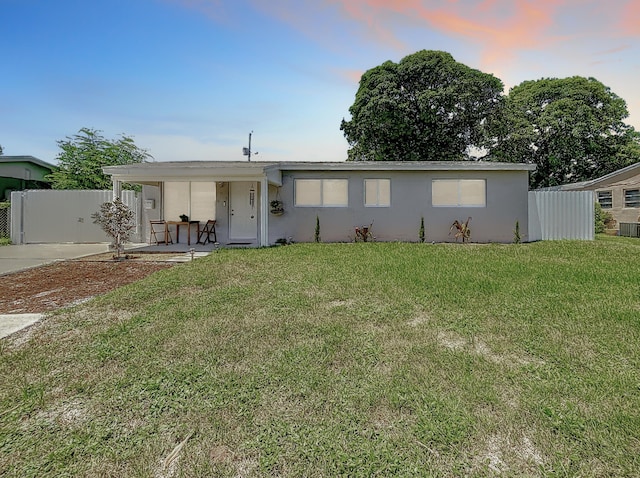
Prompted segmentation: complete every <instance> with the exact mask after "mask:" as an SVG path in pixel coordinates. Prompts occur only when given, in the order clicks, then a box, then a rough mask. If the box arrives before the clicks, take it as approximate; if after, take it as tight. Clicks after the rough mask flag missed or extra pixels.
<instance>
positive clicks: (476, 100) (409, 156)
mask: <svg viewBox="0 0 640 478" xmlns="http://www.w3.org/2000/svg"><path fill="white" fill-rule="evenodd" d="M502 91H503V84H502V81H500V80H499V79H498V78H496V77H494V76H493V75H490V74H487V73H483V72H481V71H478V70H474V69H472V68H469V67H468V66H466V65H464V64H462V63H458V62H457V61H455V60H454V59H453V57H452V56H451V55H450V54H449V53H446V52H442V51H427V50H423V51H419V52H417V53H414V54H412V55H409V56H406V57H405V58H403V59H402V60H400V62H399V63H393V62H391V61H387V62H385V63H383V64H382V65H380V66H377V67H375V68H372V69H370V70H368V71H367V72H365V73H364V74H363V75H362V78H361V79H360V86H359V88H358V92H357V93H356V98H355V102H354V103H353V105H352V106H351V107H350V108H349V112H350V113H351V120H349V121H346V120H342V124H341V125H340V129H341V130H342V131H343V132H344V136H345V138H346V139H347V141H348V142H349V145H350V149H349V153H348V154H349V157H348V159H349V160H352V161H371V160H375V161H436V160H461V159H467V158H469V153H470V151H472V150H473V147H474V146H479V145H482V144H483V140H484V124H485V122H486V118H487V117H488V116H490V115H492V114H493V112H494V111H495V110H496V108H497V107H498V105H499V104H500V101H501V98H502Z"/></svg>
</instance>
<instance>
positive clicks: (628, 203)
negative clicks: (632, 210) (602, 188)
mask: <svg viewBox="0 0 640 478" xmlns="http://www.w3.org/2000/svg"><path fill="white" fill-rule="evenodd" d="M624 207H640V189H626V190H625V191H624Z"/></svg>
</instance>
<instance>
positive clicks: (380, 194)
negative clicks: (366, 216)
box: [364, 179, 391, 207]
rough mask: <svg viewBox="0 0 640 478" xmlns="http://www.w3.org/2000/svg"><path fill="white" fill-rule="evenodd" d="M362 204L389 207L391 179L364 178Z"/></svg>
mask: <svg viewBox="0 0 640 478" xmlns="http://www.w3.org/2000/svg"><path fill="white" fill-rule="evenodd" d="M364 205H365V206H366V207H389V206H390V205H391V180H390V179H365V180H364Z"/></svg>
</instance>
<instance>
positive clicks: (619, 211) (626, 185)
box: [546, 162, 640, 230]
mask: <svg viewBox="0 0 640 478" xmlns="http://www.w3.org/2000/svg"><path fill="white" fill-rule="evenodd" d="M546 189H548V190H549V189H553V190H557V191H593V192H594V195H595V200H596V201H598V202H599V203H600V206H602V209H604V210H605V211H608V212H609V213H611V215H612V216H613V219H614V220H615V228H616V229H618V230H619V228H620V223H640V162H637V163H634V164H632V165H630V166H627V167H624V168H622V169H618V170H617V171H614V172H612V173H609V174H607V175H605V176H602V177H600V178H598V179H592V180H591V181H583V182H580V183H573V184H565V185H562V186H555V187H553V188H546Z"/></svg>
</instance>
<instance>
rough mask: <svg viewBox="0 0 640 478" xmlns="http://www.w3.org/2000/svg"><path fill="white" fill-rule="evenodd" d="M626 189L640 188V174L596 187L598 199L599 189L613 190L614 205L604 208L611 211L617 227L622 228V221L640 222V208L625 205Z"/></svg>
mask: <svg viewBox="0 0 640 478" xmlns="http://www.w3.org/2000/svg"><path fill="white" fill-rule="evenodd" d="M625 189H640V174H638V175H636V176H635V177H633V178H630V179H628V180H625V181H619V182H615V183H612V184H610V185H608V186H603V187H599V188H597V189H594V192H595V200H596V201H597V198H598V192H599V191H611V199H612V207H611V208H607V209H604V210H605V211H607V212H609V213H611V215H612V216H613V218H614V219H615V220H616V225H615V228H616V229H620V223H621V222H640V208H638V207H624V191H625Z"/></svg>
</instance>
